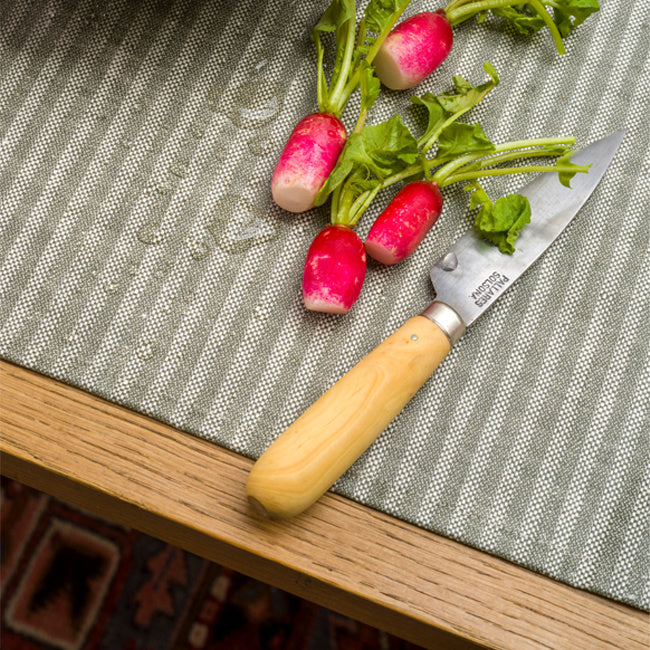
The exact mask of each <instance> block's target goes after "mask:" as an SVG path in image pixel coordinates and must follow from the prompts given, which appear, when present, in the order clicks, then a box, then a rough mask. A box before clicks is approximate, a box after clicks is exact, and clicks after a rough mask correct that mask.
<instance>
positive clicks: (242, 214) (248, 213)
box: [206, 194, 277, 253]
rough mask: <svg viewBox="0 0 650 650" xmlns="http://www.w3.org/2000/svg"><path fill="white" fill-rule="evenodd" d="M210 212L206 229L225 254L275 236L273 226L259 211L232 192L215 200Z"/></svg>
mask: <svg viewBox="0 0 650 650" xmlns="http://www.w3.org/2000/svg"><path fill="white" fill-rule="evenodd" d="M213 214H214V217H213V219H212V221H211V222H210V223H209V224H208V225H207V226H206V228H207V229H208V231H209V232H210V234H211V235H212V236H213V237H214V239H215V241H216V243H217V246H219V248H221V249H223V250H225V251H227V252H229V253H239V252H243V251H246V250H248V249H249V248H251V247H252V246H256V245H258V244H262V243H264V242H268V241H271V240H272V239H275V237H276V236H277V231H276V229H275V227H273V226H272V225H271V224H270V223H267V222H266V221H265V220H264V214H263V212H262V211H261V210H260V209H259V208H257V207H256V206H254V205H253V204H252V203H251V202H250V201H248V200H247V199H244V198H242V197H240V196H237V195H236V194H226V195H225V196H223V197H222V198H221V199H219V201H217V203H216V205H215V207H214V211H213Z"/></svg>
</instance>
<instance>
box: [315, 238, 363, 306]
mask: <svg viewBox="0 0 650 650" xmlns="http://www.w3.org/2000/svg"><path fill="white" fill-rule="evenodd" d="M365 276H366V251H365V249H364V246H363V242H362V241H361V239H360V238H359V236H358V235H357V234H356V233H355V232H354V231H353V230H351V229H350V228H348V227H346V226H341V225H329V226H327V227H326V228H325V229H324V230H321V231H320V232H319V233H318V234H317V235H316V237H315V238H314V240H313V241H312V243H311V246H310V247H309V250H308V251H307V259H306V260H305V270H304V273H303V278H302V296H303V301H304V303H305V306H306V307H307V309H310V310H311V311H320V312H325V313H329V314H345V313H347V312H348V311H349V310H350V308H351V307H352V305H353V304H354V303H355V302H356V300H357V298H358V297H359V293H360V292H361V286H362V285H363V280H364V278H365Z"/></svg>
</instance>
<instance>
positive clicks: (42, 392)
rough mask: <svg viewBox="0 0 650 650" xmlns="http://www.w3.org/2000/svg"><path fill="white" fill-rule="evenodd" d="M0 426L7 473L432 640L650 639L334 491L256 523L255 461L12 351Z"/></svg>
mask: <svg viewBox="0 0 650 650" xmlns="http://www.w3.org/2000/svg"><path fill="white" fill-rule="evenodd" d="M0 426H1V429H0V453H1V454H2V457H1V458H2V464H1V465H0V471H1V472H2V473H3V474H4V475H6V476H8V477H10V478H14V479H17V480H19V481H22V482H23V483H25V484H27V485H31V486H32V487H35V488H37V489H39V490H42V491H44V492H46V493H49V494H52V495H53V496H56V497H59V498H63V499H66V500H67V501H70V502H72V503H75V504H76V505H79V506H82V507H85V508H87V509H89V510H91V511H94V512H96V513H97V514H101V515H103V516H105V517H107V518H109V519H112V520H114V521H116V522H118V523H121V524H125V525H129V526H132V527H133V528H136V529H138V530H141V531H143V532H145V533H147V534H150V535H153V536H155V537H158V538H160V539H162V540H163V541H167V542H169V543H172V544H175V545H177V546H180V547H182V548H185V549H186V550H188V551H191V552H193V553H196V554H198V555H201V556H203V557H206V558H207V559H209V560H212V561H214V562H217V563H219V564H224V565H226V566H228V567H230V568H232V569H234V570H236V571H239V572H242V573H244V574H247V575H250V576H252V577H254V578H257V579H260V580H263V581H264V582H267V583H269V584H273V585H275V586H277V587H279V588H282V589H285V590H286V591H288V592H291V593H294V594H296V595H298V596H300V597H303V598H306V599H308V600H311V601H312V602H315V603H317V604H319V605H323V606H326V607H329V608H330V609H333V610H336V611H339V612H341V613H344V614H346V615H348V616H351V617H353V618H356V619H358V620H360V621H363V622H365V623H368V624H370V625H373V626H375V627H379V628H381V629H384V630H386V631H387V632H390V633H392V634H395V635H396V636H399V637H401V638H404V639H407V640H409V641H412V642H414V643H417V644H420V645H422V646H425V647H431V648H434V647H445V648H450V649H451V648H459V649H460V648H472V647H476V645H483V646H486V647H493V648H504V649H505V648H517V649H520V648H563V647H567V648H568V647H580V646H575V645H574V646H571V645H569V644H570V643H576V642H578V643H579V642H580V639H581V638H582V640H583V641H584V643H585V644H586V643H589V644H590V645H589V647H594V648H596V647H602V648H618V647H626V648H630V649H632V648H637V647H638V648H644V647H648V645H646V644H647V643H648V636H647V635H648V632H649V630H650V625H649V623H648V618H647V615H646V614H645V613H644V612H641V611H639V610H636V609H634V608H632V607H628V606H626V605H624V604H621V603H616V602H614V601H610V600H608V599H605V598H602V597H600V596H597V595H594V594H590V593H587V592H584V591H581V590H579V589H575V588H573V587H570V586H568V585H564V584H562V583H559V582H556V581H554V580H551V579H550V578H546V577H544V576H542V575H539V574H537V573H534V572H532V571H529V570H528V569H525V568H524V567H520V566H518V565H514V564H512V563H510V562H507V561H505V560H502V559H500V558H496V557H494V556H491V555H489V554H487V553H483V552H481V551H478V550H475V549H472V548H469V547H467V546H465V545H463V544H461V543H459V542H455V541H453V540H450V539H447V538H444V537H441V536H438V535H435V534H433V533H430V532H428V531H425V530H422V529H420V528H417V527H415V526H412V525H411V524H408V523H406V522H402V521H400V520H398V519H395V518H393V517H390V516H389V515H385V514H383V513H380V512H377V511H374V510H372V509H370V508H367V507H366V506H363V505H360V504H357V503H354V502H352V501H349V500H347V499H344V498H343V497H339V496H337V495H334V494H331V493H328V494H327V495H326V496H325V497H324V498H323V499H322V500H321V501H320V502H319V503H317V504H316V505H315V506H314V507H313V508H311V509H310V510H309V511H308V512H307V513H305V514H303V515H301V516H300V517H297V518H296V519H295V520H292V521H290V522H270V521H266V520H261V519H260V518H259V517H257V516H256V515H254V513H253V512H252V511H251V510H250V509H249V507H248V505H247V504H246V502H245V499H244V496H243V495H244V483H245V479H246V476H247V473H248V470H249V469H250V467H251V465H252V461H251V460H249V459H247V458H244V457H243V456H240V455H238V454H235V453H234V452H231V451H229V450H226V449H224V448H222V447H219V446H218V445H215V444H213V443H211V442H209V441H206V440H203V439H201V438H198V437H196V436H192V435H190V434H187V433H184V432H182V431H179V430H177V429H174V428H173V427H171V426H169V425H167V424H164V423H162V422H159V421H157V420H153V419H151V418H149V417H147V416H145V415H142V414H140V413H137V412H134V411H131V410H129V409H127V408H124V407H122V406H119V405H117V404H114V403H112V402H108V401H106V400H103V399H101V398H99V397H97V396H94V395H91V394H89V393H87V392H85V391H83V390H81V389H79V388H75V387H73V386H70V385H68V384H65V383H62V382H59V381H56V380H54V379H51V378H48V377H46V376H44V375H41V374H38V373H36V372H34V371H31V370H28V369H26V368H23V367H21V366H17V365H15V364H12V363H9V362H6V361H2V360H0ZM148 452H150V453H148ZM152 452H155V453H152ZM177 459H182V460H183V464H180V463H178V462H177ZM107 460H110V461H111V462H110V466H108V465H107V464H106V461H107ZM210 470H211V472H212V473H211V474H210ZM206 472H208V473H207V474H206ZM170 487H171V488H174V489H173V490H170V489H169V488H170ZM373 560H374V561H373ZM418 567H424V569H425V570H424V571H422V572H421V573H422V574H424V575H414V574H415V573H416V572H418V571H417V568H418ZM400 571H403V572H405V574H406V575H405V576H400V575H399V572H400ZM418 573H419V572H418ZM488 600H489V602H488ZM621 643H624V644H625V645H624V646H621V645H620V644H621ZM475 644H476V645H475ZM563 644H565V645H563ZM585 647H587V646H585Z"/></svg>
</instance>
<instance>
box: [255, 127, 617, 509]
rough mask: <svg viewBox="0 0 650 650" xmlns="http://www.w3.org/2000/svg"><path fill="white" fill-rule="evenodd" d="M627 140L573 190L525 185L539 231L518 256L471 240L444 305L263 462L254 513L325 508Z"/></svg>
mask: <svg viewBox="0 0 650 650" xmlns="http://www.w3.org/2000/svg"><path fill="white" fill-rule="evenodd" d="M624 136H625V132H624V131H619V132H616V133H613V134H612V135H610V136H608V137H606V138H603V139H602V140H599V141H597V142H595V143H593V144H591V145H590V146H588V147H587V148H585V149H583V150H581V151H579V152H577V153H576V154H575V155H573V156H572V160H573V161H574V162H576V163H578V164H581V165H587V164H590V163H591V168H590V169H589V171H588V172H587V173H579V174H576V175H575V176H574V177H573V178H572V180H571V189H569V188H566V187H564V186H563V185H561V184H560V182H559V180H558V178H557V174H555V173H551V172H549V173H545V174H540V175H539V176H537V177H536V178H534V179H533V180H532V181H531V182H530V183H528V184H527V185H526V186H524V187H523V188H522V189H521V190H520V193H521V194H524V195H525V196H527V197H528V200H529V202H530V206H531V211H532V216H531V222H530V223H529V224H528V225H527V226H526V227H525V228H524V229H523V231H522V232H521V234H520V236H519V238H518V239H517V244H516V250H515V252H514V253H513V254H512V255H504V254H503V253H501V252H500V251H499V250H498V248H496V247H495V246H493V245H491V244H488V243H487V242H485V241H482V240H481V239H479V238H478V236H477V235H476V234H474V232H473V231H470V232H468V233H467V234H466V235H464V236H463V237H461V239H459V240H458V241H457V242H456V243H455V244H454V245H453V246H452V247H451V248H450V249H449V250H448V251H447V252H446V253H445V254H444V255H443V256H442V257H441V258H440V260H438V262H436V264H435V265H434V266H433V268H432V269H431V281H432V282H433V286H434V289H435V293H436V299H435V301H434V302H432V303H431V304H430V305H429V306H428V307H427V308H426V309H425V310H424V311H423V312H422V313H421V314H419V315H418V316H414V317H413V318H411V319H410V320H408V321H407V322H406V323H405V324H404V325H402V326H401V327H400V328H399V329H398V330H396V331H395V332H394V333H393V334H391V335H390V336H389V337H388V338H387V339H386V340H385V341H383V342H382V343H380V344H379V345H378V346H377V347H376V348H375V349H374V350H373V351H372V352H370V353H369V354H368V355H367V356H366V357H365V358H364V359H362V360H361V361H360V362H359V363H358V364H357V365H356V366H354V367H353V368H352V369H351V370H350V371H349V372H348V373H347V374H346V375H344V376H343V377H342V378H341V379H339V380H338V381H337V382H336V383H335V384H334V385H333V386H332V387H331V388H330V389H329V390H328V391H327V392H326V393H324V394H323V396H322V397H320V398H319V399H318V400H317V401H316V402H314V404H312V406H310V407H309V408H308V409H307V410H306V411H305V412H304V413H303V414H302V415H301V416H300V417H299V418H298V419H297V420H296V421H295V422H294V423H293V424H292V425H291V426H290V427H289V428H288V429H286V431H284V432H283V433H282V434H281V435H280V436H279V437H278V438H277V439H276V440H275V441H274V442H273V443H272V444H271V445H270V447H269V448H268V449H267V450H266V451H265V452H264V453H263V454H262V455H261V456H260V458H259V459H258V461H257V462H256V463H255V464H254V466H253V468H252V470H251V473H250V475H249V477H248V482H247V485H246V494H247V496H248V499H249V501H250V503H251V504H252V506H253V507H254V509H255V510H256V511H258V512H259V513H261V514H263V515H265V516H267V517H270V518H273V519H284V518H288V517H293V516H294V515H297V514H299V513H300V512H302V511H303V510H305V509H306V508H308V507H309V506H310V505H312V504H313V503H314V502H315V501H317V500H318V499H319V498H320V497H321V496H322V495H323V494H324V493H325V492H326V491H327V490H328V489H329V488H330V487H331V486H332V485H333V484H334V483H335V482H336V480H337V479H338V478H339V477H340V476H341V475H342V474H343V473H344V472H345V471H346V470H347V469H348V468H349V467H350V465H352V463H354V461H355V460H357V458H358V457H359V456H361V454H362V453H363V452H364V451H365V450H366V449H367V448H368V447H369V446H370V444H371V443H372V442H373V441H374V440H375V439H376V438H377V437H378V436H379V434H380V433H381V432H382V431H383V430H384V429H385V428H386V427H387V426H388V425H389V424H390V422H391V421H392V420H393V418H395V416H396V415H397V414H398V413H399V412H400V411H401V410H402V409H403V408H404V406H406V404H407V403H408V401H409V400H410V399H411V398H412V397H413V395H415V393H416V392H417V391H418V390H419V388H420V387H421V386H422V385H423V384H424V382H425V381H426V380H427V379H428V378H429V377H430V376H431V374H432V373H433V371H434V370H435V369H436V368H437V367H438V365H439V364H440V363H441V362H442V360H443V359H444V358H445V357H446V356H447V354H448V353H449V351H450V349H451V346H452V345H453V344H454V343H456V341H457V340H458V339H459V338H460V337H461V336H462V334H463V332H464V331H465V328H466V327H467V326H469V325H471V324H472V323H473V322H474V321H475V320H476V319H477V318H478V317H479V316H480V315H481V314H482V313H483V312H484V311H485V310H486V309H488V308H489V307H490V306H491V305H492V304H494V302H495V301H496V300H497V299H498V298H499V297H500V296H501V295H503V293H504V291H506V290H507V289H508V287H510V286H511V285H512V284H513V283H514V282H515V281H516V280H517V278H519V276H520V275H521V274H522V273H523V272H524V271H525V270H526V269H527V268H528V267H529V266H530V265H531V264H532V263H533V262H534V261H535V260H536V259H537V258H538V257H539V256H540V255H541V254H542V253H543V252H544V251H545V250H546V249H547V248H548V247H549V246H550V244H551V243H552V242H553V241H554V240H555V238H556V237H557V236H558V235H559V234H560V233H561V232H562V230H564V228H565V226H566V225H567V224H568V223H569V222H570V221H571V219H572V218H573V217H574V216H575V214H576V213H577V212H578V210H579V209H580V208H581V207H582V205H583V204H584V202H585V201H586V200H587V198H588V197H589V195H590V194H591V193H592V191H593V190H594V188H595V187H596V185H598V183H599V182H600V180H601V178H602V177H603V175H604V173H605V171H606V170H607V168H608V166H609V164H610V163H611V161H612V159H613V158H614V155H615V154H616V151H617V149H618V147H619V146H620V144H621V142H622V141H623V138H624Z"/></svg>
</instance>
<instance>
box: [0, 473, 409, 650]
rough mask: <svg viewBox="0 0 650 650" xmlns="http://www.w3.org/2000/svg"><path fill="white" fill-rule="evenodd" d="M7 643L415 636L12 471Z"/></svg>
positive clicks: (218, 643) (257, 645) (131, 649)
mask: <svg viewBox="0 0 650 650" xmlns="http://www.w3.org/2000/svg"><path fill="white" fill-rule="evenodd" d="M0 513H1V514H0V525H1V527H2V528H1V533H2V535H1V540H2V564H1V567H0V598H1V602H2V632H1V636H0V646H1V647H2V648H3V650H45V649H48V650H52V649H61V650H95V649H97V650H239V649H241V650H321V649H322V650H374V649H375V648H377V649H381V650H415V649H416V646H414V645H412V644H409V643H407V642H405V641H403V640H401V639H397V638H395V637H393V636H391V635H389V634H386V633H384V632H382V631H379V630H376V629H374V628H372V627H369V626H367V625H363V624H361V623H358V622H357V621H354V620H352V619H349V618H346V617H344V616H341V615H339V614H336V613H334V612H332V611H330V610H328V609H325V608H322V607H318V606H316V605H314V604H312V603H309V602H308V601H304V600H301V599H299V598H297V597H295V596H292V595H290V594H288V593H286V592H284V591H281V590H279V589H275V588H273V587H270V586H268V585H265V584H263V583H261V582H257V581H255V580H252V579H250V578H247V577H245V576H243V575H241V574H238V573H235V572H233V571H230V570H229V569H227V568H225V567H222V566H219V565H217V564H213V563H211V562H208V561H206V560H204V559H202V558H200V557H198V556H196V555H193V554H191V553H187V552H185V551H183V550H181V549H179V548H176V547H173V546H170V545H169V544H165V543H164V542H161V541H160V540H157V539H154V538H152V537H149V536H147V535H144V534H142V533H139V532H137V531H135V530H133V529H131V528H126V527H123V526H120V525H118V524H115V523H113V522H110V521H107V520H105V519H102V518H99V517H97V516H95V515H93V514H91V513H89V512H87V511H85V510H81V509H79V508H76V507H73V506H71V505H70V504H68V503H65V502H63V501H60V500H57V499H54V498H53V497H50V496H48V495H46V494H43V493H41V492H37V491H36V490H32V489H31V488H28V487H26V486H24V485H22V484H21V483H17V482H16V481H11V480H7V479H5V478H4V477H3V478H2V483H1V490H0Z"/></svg>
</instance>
